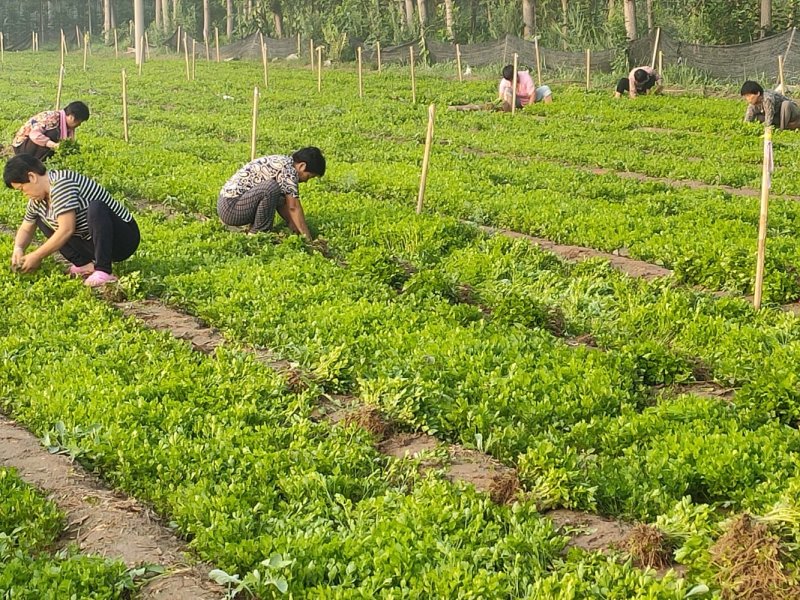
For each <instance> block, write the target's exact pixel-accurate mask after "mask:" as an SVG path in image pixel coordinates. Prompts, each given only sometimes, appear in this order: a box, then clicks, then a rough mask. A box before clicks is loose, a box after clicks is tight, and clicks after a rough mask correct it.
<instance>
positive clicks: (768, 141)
mask: <svg viewBox="0 0 800 600" xmlns="http://www.w3.org/2000/svg"><path fill="white" fill-rule="evenodd" d="M771 178H772V126H769V127H766V128H765V129H764V164H763V167H762V169H761V214H760V215H759V218H758V256H757V258H756V288H755V295H754V298H753V306H755V308H756V310H758V309H760V308H761V293H762V290H763V287H764V259H765V256H766V249H767V212H768V209H769V188H770V184H771V181H770V180H771Z"/></svg>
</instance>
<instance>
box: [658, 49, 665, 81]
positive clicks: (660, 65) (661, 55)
mask: <svg viewBox="0 0 800 600" xmlns="http://www.w3.org/2000/svg"><path fill="white" fill-rule="evenodd" d="M658 74H659V75H661V78H662V79H663V78H664V53H663V52H662V51H661V50H659V51H658Z"/></svg>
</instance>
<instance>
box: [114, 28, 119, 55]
mask: <svg viewBox="0 0 800 600" xmlns="http://www.w3.org/2000/svg"><path fill="white" fill-rule="evenodd" d="M114 58H116V59H119V42H118V41H117V30H116V29H115V30H114Z"/></svg>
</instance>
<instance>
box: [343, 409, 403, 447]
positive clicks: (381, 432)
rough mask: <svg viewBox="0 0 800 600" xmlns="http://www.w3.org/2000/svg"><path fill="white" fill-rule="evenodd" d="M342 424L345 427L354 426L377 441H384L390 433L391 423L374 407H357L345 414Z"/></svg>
mask: <svg viewBox="0 0 800 600" xmlns="http://www.w3.org/2000/svg"><path fill="white" fill-rule="evenodd" d="M344 422H345V424H347V425H351V424H354V425H358V426H359V427H361V428H362V429H365V430H367V431H368V432H370V433H371V434H372V435H373V436H374V437H375V439H376V440H377V441H381V440H384V439H386V437H387V436H388V435H389V434H390V433H391V432H392V426H391V423H389V421H387V420H386V419H385V418H384V416H383V415H382V414H381V412H380V411H379V410H378V409H377V408H375V407H374V406H359V407H358V408H356V409H355V410H353V411H351V412H349V413H348V414H347V416H346V417H345V418H344Z"/></svg>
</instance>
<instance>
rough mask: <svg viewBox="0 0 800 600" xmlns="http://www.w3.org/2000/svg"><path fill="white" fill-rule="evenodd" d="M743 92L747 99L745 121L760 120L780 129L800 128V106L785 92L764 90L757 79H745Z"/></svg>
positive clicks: (768, 125) (766, 124)
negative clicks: (785, 94)
mask: <svg viewBox="0 0 800 600" xmlns="http://www.w3.org/2000/svg"><path fill="white" fill-rule="evenodd" d="M741 94H742V96H743V97H744V99H745V100H747V111H746V112H745V114H744V120H745V122H747V123H750V122H752V121H759V122H761V123H764V125H765V126H767V127H770V126H773V127H779V128H780V129H798V128H800V108H798V106H797V104H795V103H794V102H793V101H791V100H789V98H787V97H786V96H784V95H783V94H779V93H778V92H773V91H770V90H767V91H764V88H763V87H761V85H760V84H759V83H756V82H755V81H745V82H744V84H743V85H742V91H741Z"/></svg>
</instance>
